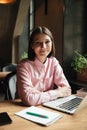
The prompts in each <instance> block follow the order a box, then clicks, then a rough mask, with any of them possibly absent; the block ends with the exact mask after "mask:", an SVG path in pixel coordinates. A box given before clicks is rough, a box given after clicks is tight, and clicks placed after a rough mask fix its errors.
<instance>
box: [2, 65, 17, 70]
mask: <svg viewBox="0 0 87 130" xmlns="http://www.w3.org/2000/svg"><path fill="white" fill-rule="evenodd" d="M16 67H17V64H8V65H5V66H4V67H3V68H2V71H16Z"/></svg>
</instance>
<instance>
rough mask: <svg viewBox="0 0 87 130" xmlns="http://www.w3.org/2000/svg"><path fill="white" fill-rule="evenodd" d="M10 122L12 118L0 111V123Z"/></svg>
mask: <svg viewBox="0 0 87 130" xmlns="http://www.w3.org/2000/svg"><path fill="white" fill-rule="evenodd" d="M10 123H12V119H11V118H10V116H9V115H8V113H7V112H1V113H0V125H6V124H10Z"/></svg>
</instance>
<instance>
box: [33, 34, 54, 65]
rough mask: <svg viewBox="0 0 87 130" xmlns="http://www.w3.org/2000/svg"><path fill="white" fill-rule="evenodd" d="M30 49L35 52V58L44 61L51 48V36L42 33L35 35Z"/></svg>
mask: <svg viewBox="0 0 87 130" xmlns="http://www.w3.org/2000/svg"><path fill="white" fill-rule="evenodd" d="M32 49H33V50H34V52H35V54H36V58H38V59H39V60H40V61H41V62H42V63H44V62H45V60H46V58H47V56H48V55H49V53H50V52H51V50H52V41H51V38H50V37H49V36H48V35H46V34H43V33H41V34H37V35H35V37H34V40H33V47H32Z"/></svg>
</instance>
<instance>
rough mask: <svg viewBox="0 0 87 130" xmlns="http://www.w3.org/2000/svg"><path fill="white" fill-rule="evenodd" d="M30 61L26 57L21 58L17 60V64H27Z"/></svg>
mask: <svg viewBox="0 0 87 130" xmlns="http://www.w3.org/2000/svg"><path fill="white" fill-rule="evenodd" d="M31 62H32V61H30V60H29V59H28V58H26V59H22V60H20V61H19V62H18V65H27V64H28V65H29V64H30V63H31Z"/></svg>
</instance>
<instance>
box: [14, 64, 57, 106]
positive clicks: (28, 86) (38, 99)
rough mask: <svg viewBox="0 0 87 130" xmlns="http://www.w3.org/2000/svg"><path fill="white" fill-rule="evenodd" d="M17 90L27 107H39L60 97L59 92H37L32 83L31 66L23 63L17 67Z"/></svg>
mask: <svg viewBox="0 0 87 130" xmlns="http://www.w3.org/2000/svg"><path fill="white" fill-rule="evenodd" d="M17 88H18V95H19V97H20V98H21V99H22V101H23V103H24V104H25V105H28V106H29V105H39V104H42V103H44V102H47V101H50V100H53V99H56V98H57V97H58V94H57V90H49V91H46V92H40V91H39V92H37V90H36V89H35V87H34V86H33V85H32V82H31V73H30V71H29V66H28V65H27V63H26V64H24V63H23V62H21V63H19V64H18V66H17Z"/></svg>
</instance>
